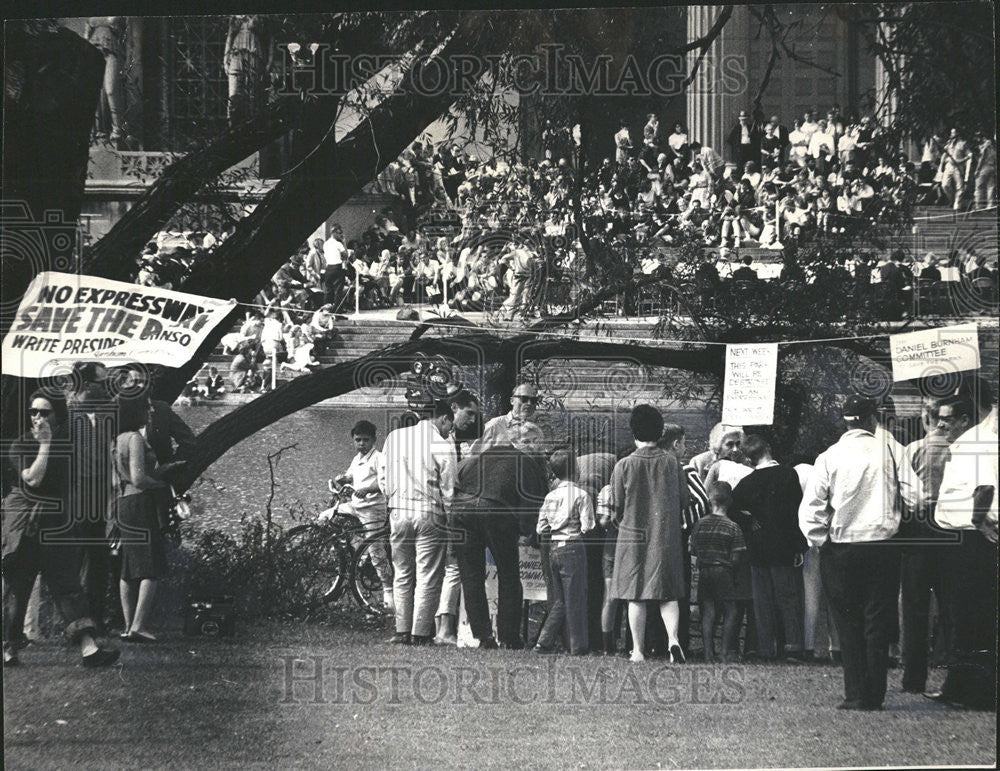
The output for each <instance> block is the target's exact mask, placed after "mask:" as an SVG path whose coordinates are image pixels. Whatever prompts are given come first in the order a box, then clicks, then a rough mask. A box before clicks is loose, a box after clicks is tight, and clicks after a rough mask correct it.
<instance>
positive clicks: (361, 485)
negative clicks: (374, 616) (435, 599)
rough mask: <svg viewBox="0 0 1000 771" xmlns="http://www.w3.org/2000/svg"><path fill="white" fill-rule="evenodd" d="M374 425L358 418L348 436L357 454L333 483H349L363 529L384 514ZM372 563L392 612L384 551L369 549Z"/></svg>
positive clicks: (389, 575) (379, 524) (378, 524)
mask: <svg viewBox="0 0 1000 771" xmlns="http://www.w3.org/2000/svg"><path fill="white" fill-rule="evenodd" d="M375 433H376V431H375V424H373V423H371V422H370V421H367V420H359V421H358V422H357V423H355V424H354V428H352V429H351V439H353V440H354V447H355V449H356V450H357V451H358V454H357V455H355V456H354V459H353V460H352V461H351V465H350V466H349V467H348V469H347V471H345V472H344V473H343V474H341V475H340V476H339V477H337V478H336V479H335V480H333V481H334V483H335V484H336V485H337V486H338V487H341V486H343V485H345V484H350V485H351V487H352V488H353V493H352V494H351V506H352V507H353V509H354V515H355V516H356V517H357V518H358V519H359V520H360V521H361V524H362V525H364V527H365V530H366V531H372V530H377V529H378V528H380V527H382V526H383V525H384V524H385V522H386V518H387V517H388V513H387V511H386V502H385V495H383V494H382V491H381V490H380V489H379V486H378V464H379V461H380V460H381V459H382V453H381V451H379V450H378V449H377V448H376V447H375ZM371 554H372V564H373V565H374V566H375V570H376V572H377V573H378V577H379V578H380V579H381V581H382V587H383V588H382V597H383V599H384V601H385V606H386V609H387V610H388V611H389V612H390V613H394V612H395V609H394V604H393V598H392V564H391V563H390V562H389V556H388V552H387V550H384V549H374V550H372V553H371Z"/></svg>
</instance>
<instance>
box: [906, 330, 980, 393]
mask: <svg viewBox="0 0 1000 771" xmlns="http://www.w3.org/2000/svg"><path fill="white" fill-rule="evenodd" d="M889 349H890V351H891V353H892V379H893V380H895V381H897V382H899V381H901V380H915V379H916V378H921V377H935V376H940V375H944V374H948V373H951V372H965V371H966V370H970V369H979V330H978V327H977V326H976V325H975V324H974V323H973V324H957V325H955V326H951V327H940V328H939V329H924V330H921V331H920V332H906V333H904V334H901V335H889Z"/></svg>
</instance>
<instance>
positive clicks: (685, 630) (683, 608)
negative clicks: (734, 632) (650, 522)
mask: <svg viewBox="0 0 1000 771" xmlns="http://www.w3.org/2000/svg"><path fill="white" fill-rule="evenodd" d="M679 607H680V618H679V626H678V628H677V636H678V637H679V638H680V640H679V642H680V644H681V650H684V651H686V650H688V649H689V648H690V642H691V553H690V551H689V550H688V534H687V532H685V533H684V596H683V597H682V598H681V600H680V604H679Z"/></svg>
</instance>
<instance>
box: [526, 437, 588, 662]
mask: <svg viewBox="0 0 1000 771" xmlns="http://www.w3.org/2000/svg"><path fill="white" fill-rule="evenodd" d="M549 467H550V468H551V470H552V474H553V476H555V478H556V479H558V480H559V483H558V484H557V485H556V486H555V488H554V489H553V490H552V491H551V492H550V493H549V494H548V495H547V496H545V501H544V503H542V508H541V511H539V512H538V524H537V526H536V528H535V529H536V532H538V533H539V534H548V535H549V537H550V539H551V542H550V547H549V564H550V565H551V568H552V594H553V596H552V597H550V598H549V599H551V600H552V608H551V610H550V611H549V615H548V617H547V618H546V619H545V624H544V625H543V626H542V631H541V633H540V634H539V635H538V643H537V645H536V646H535V652H536V653H553V652H554V651H555V640H556V635H558V634H560V633H561V632H562V628H563V624H564V623H565V625H566V627H567V628H568V630H569V645H570V653H572V654H573V655H574V656H586V655H587V654H588V653H589V651H590V641H589V639H588V635H587V555H586V552H585V551H584V546H583V534H584V533H587V532H589V531H591V530H593V529H594V524H595V523H594V504H593V503H591V500H590V494H589V493H587V491H586V490H584V489H583V488H581V487H578V486H577V485H576V458H575V457H574V456H573V455H572V453H570V452H569V451H568V450H556V451H555V452H554V453H552V457H551V458H550V459H549Z"/></svg>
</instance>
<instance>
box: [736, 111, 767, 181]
mask: <svg viewBox="0 0 1000 771" xmlns="http://www.w3.org/2000/svg"><path fill="white" fill-rule="evenodd" d="M761 134H762V131H761V128H760V125H759V124H758V123H756V122H755V121H752V120H751V119H750V116H749V115H748V114H747V111H746V110H740V114H739V115H738V116H737V118H736V125H735V126H733V128H732V130H731V131H730V132H729V139H728V144H729V148H730V150H731V151H732V158H733V160H734V161H735V162H736V168H738V169H742V168H743V167H745V166H746V163H747V161H753V162H754V163H759V162H760V138H761Z"/></svg>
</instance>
